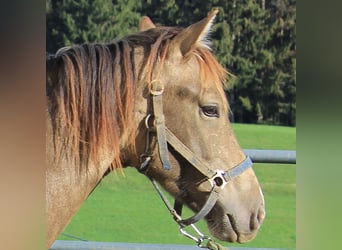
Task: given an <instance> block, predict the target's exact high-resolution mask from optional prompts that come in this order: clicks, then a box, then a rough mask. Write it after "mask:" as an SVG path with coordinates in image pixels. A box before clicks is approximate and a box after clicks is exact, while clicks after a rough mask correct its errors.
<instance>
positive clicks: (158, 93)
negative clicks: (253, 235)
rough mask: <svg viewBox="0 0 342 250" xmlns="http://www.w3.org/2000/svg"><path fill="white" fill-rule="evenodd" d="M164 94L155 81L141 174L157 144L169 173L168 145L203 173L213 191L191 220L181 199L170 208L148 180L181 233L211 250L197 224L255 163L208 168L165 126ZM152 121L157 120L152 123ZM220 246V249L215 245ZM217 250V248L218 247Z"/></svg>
mask: <svg viewBox="0 0 342 250" xmlns="http://www.w3.org/2000/svg"><path fill="white" fill-rule="evenodd" d="M163 92H164V85H163V84H162V83H161V82H160V81H159V80H153V81H152V82H151V84H150V95H151V99H152V108H153V113H152V114H148V115H147V116H146V118H145V126H146V128H147V135H146V146H145V152H144V153H143V154H142V155H141V157H140V161H141V162H140V167H139V169H138V170H139V172H141V173H144V174H146V172H147V170H148V167H149V165H150V163H151V160H152V153H153V150H154V147H155V144H156V143H157V144H158V149H159V158H160V160H161V162H162V165H163V169H165V170H170V169H171V163H170V161H169V156H168V154H169V150H168V144H169V145H170V146H171V147H172V148H173V149H174V150H175V151H177V152H178V153H179V154H180V155H181V156H182V157H183V158H184V159H186V160H187V161H188V162H189V163H190V164H191V165H192V166H193V167H194V168H195V169H197V170H198V171H199V172H200V173H202V174H203V175H204V176H205V177H206V178H207V180H208V181H209V183H210V185H211V187H212V188H211V190H210V193H209V196H208V199H207V201H206V202H205V204H204V205H203V207H202V208H201V209H200V211H199V212H197V213H196V214H195V215H193V216H192V217H190V218H187V219H182V217H181V213H182V206H183V203H182V202H181V201H179V200H177V199H176V200H175V204H174V207H172V206H171V205H170V203H169V202H168V200H167V198H166V197H165V195H164V194H163V192H162V191H161V189H160V188H159V186H158V184H157V183H156V181H155V180H154V179H152V178H150V177H148V178H149V179H150V180H151V182H152V184H153V186H154V188H155V189H156V191H157V192H158V194H159V196H160V197H161V199H162V201H163V202H164V204H165V206H166V207H167V209H168V210H169V211H170V213H171V214H172V215H173V218H174V220H175V221H176V222H177V224H178V225H179V230H180V232H181V233H182V234H183V235H184V236H186V237H188V238H190V239H192V240H194V241H195V242H196V243H197V245H198V246H199V247H202V248H209V249H215V248H212V245H215V244H217V243H214V242H213V241H212V240H211V239H210V238H209V237H208V236H205V235H203V234H202V233H201V232H200V231H199V230H198V228H197V227H196V226H195V225H194V223H196V222H197V221H199V220H201V219H203V218H204V217H205V216H206V215H207V214H208V213H209V212H210V211H211V209H212V208H213V207H214V205H215V204H216V201H217V200H218V197H219V193H220V190H222V189H223V188H224V187H225V186H226V185H227V184H228V183H229V182H230V181H231V180H232V179H234V178H235V177H237V176H239V175H240V174H242V173H243V172H244V171H246V170H247V169H248V168H250V167H252V165H253V163H252V160H251V159H250V157H249V156H247V157H246V159H245V160H243V161H242V162H241V163H240V164H238V165H237V166H235V167H233V168H231V169H229V170H227V171H224V170H220V169H218V170H216V171H214V170H212V169H210V168H209V164H208V163H207V162H205V161H203V160H202V159H201V158H199V157H198V156H197V155H195V154H194V153H193V152H192V151H191V150H190V149H189V148H188V147H187V146H186V145H185V144H184V143H182V142H181V141H180V140H179V139H178V138H177V137H176V135H174V134H173V133H172V132H171V131H170V130H169V129H168V128H167V127H166V126H165V117H164V113H163V100H162V94H163ZM152 119H154V120H153V121H152ZM152 136H154V138H155V137H156V140H154V143H153V142H152V140H151V137H152ZM187 226H191V227H192V228H193V230H194V231H195V232H196V233H197V234H198V235H199V237H196V236H193V235H191V234H189V233H188V232H187V231H186V230H185V229H184V228H185V227H187ZM204 240H208V244H207V245H206V246H204V245H203V241H204ZM216 247H217V246H216ZM216 249H218V248H216Z"/></svg>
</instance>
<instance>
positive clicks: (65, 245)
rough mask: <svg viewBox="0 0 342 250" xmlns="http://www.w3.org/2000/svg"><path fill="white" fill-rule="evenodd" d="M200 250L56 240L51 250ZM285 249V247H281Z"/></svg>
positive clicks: (176, 246)
mask: <svg viewBox="0 0 342 250" xmlns="http://www.w3.org/2000/svg"><path fill="white" fill-rule="evenodd" d="M92 249H96V250H199V249H200V248H198V247H197V246H191V245H171V244H141V243H126V242H96V241H69V240H56V241H55V242H54V243H53V245H52V246H51V248H50V250H92ZM229 249H230V250H280V249H275V248H273V249H270V248H246V247H229ZM281 250H284V249H281Z"/></svg>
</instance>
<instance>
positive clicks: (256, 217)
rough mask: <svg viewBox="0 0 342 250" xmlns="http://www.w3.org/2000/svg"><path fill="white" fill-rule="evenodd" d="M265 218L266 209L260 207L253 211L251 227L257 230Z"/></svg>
mask: <svg viewBox="0 0 342 250" xmlns="http://www.w3.org/2000/svg"><path fill="white" fill-rule="evenodd" d="M264 219H265V210H264V209H263V208H260V209H259V210H258V212H257V213H252V215H251V220H250V229H251V230H257V229H259V227H260V226H261V223H262V222H263V220H264Z"/></svg>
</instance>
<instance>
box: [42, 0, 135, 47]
mask: <svg viewBox="0 0 342 250" xmlns="http://www.w3.org/2000/svg"><path fill="white" fill-rule="evenodd" d="M113 2H114V3H113ZM139 6H140V1H135V0H117V1H112V0H93V1H89V0H78V1H74V0H48V1H47V17H46V20H47V37H46V40H47V50H48V51H49V52H51V53H54V52H56V50H57V49H59V48H60V47H64V46H69V45H71V44H80V43H85V42H106V41H110V40H112V39H114V38H116V37H118V36H123V35H126V34H128V33H132V32H133V31H137V27H138V23H139V19H140V15H139V14H138V13H136V12H134V9H138V8H139Z"/></svg>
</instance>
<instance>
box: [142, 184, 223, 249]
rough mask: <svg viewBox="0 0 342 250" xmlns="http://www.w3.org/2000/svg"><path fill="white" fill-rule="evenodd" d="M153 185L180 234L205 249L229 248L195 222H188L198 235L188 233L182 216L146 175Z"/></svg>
mask: <svg viewBox="0 0 342 250" xmlns="http://www.w3.org/2000/svg"><path fill="white" fill-rule="evenodd" d="M148 178H149V179H150V181H151V183H152V185H153V187H154V188H155V190H156V191H157V193H158V194H159V196H160V198H161V199H162V201H163V203H164V204H165V206H166V208H167V209H168V210H169V212H170V214H171V215H172V216H173V219H174V220H175V221H176V222H177V224H178V225H179V231H180V233H181V234H182V235H184V236H185V237H187V238H189V239H191V240H193V241H195V242H196V243H197V246H198V247H200V248H206V249H210V250H229V248H226V247H224V246H222V245H220V244H219V243H217V242H215V241H213V240H212V239H211V238H210V237H208V236H206V235H204V234H203V233H202V232H201V231H200V230H199V229H198V228H197V227H196V226H195V224H190V225H189V226H190V227H191V228H192V229H193V230H194V231H195V232H196V233H197V234H198V236H194V235H192V234H190V233H188V232H187V231H186V230H185V227H186V226H184V225H183V224H182V221H183V219H182V217H181V216H180V215H179V214H178V213H177V211H176V210H175V209H174V208H173V207H172V206H171V204H170V202H169V201H168V199H167V198H166V196H165V195H164V193H163V192H162V190H161V189H160V187H159V185H158V184H157V182H156V181H155V180H154V179H152V178H150V177H148ZM205 241H207V243H206V244H205V245H204V244H203V243H204V242H205Z"/></svg>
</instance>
